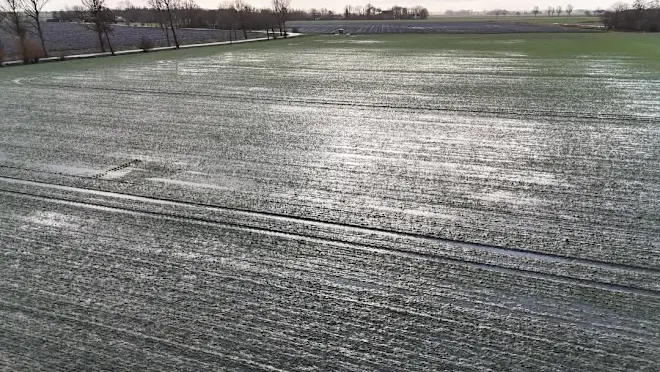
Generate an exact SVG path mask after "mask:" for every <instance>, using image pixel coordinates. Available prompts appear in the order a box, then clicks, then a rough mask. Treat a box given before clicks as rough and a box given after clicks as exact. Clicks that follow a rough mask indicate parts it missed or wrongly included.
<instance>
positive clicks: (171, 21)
mask: <svg viewBox="0 0 660 372" xmlns="http://www.w3.org/2000/svg"><path fill="white" fill-rule="evenodd" d="M167 14H168V15H169V17H170V27H171V28H172V36H174V45H175V46H176V48H177V49H179V39H177V37H176V31H174V21H173V20H172V10H171V9H170V6H169V5H168V6H167Z"/></svg>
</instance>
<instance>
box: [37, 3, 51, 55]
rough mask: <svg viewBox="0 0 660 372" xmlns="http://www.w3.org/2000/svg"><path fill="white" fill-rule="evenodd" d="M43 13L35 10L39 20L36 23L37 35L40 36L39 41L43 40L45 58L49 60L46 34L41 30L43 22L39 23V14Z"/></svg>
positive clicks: (42, 47)
mask: <svg viewBox="0 0 660 372" xmlns="http://www.w3.org/2000/svg"><path fill="white" fill-rule="evenodd" d="M40 13H41V12H40V11H39V10H37V9H35V12H34V15H35V17H36V18H37V19H36V20H35V22H36V23H37V33H38V34H39V39H40V40H41V49H43V50H44V57H46V58H48V49H46V40H44V32H43V30H41V22H39V14H40Z"/></svg>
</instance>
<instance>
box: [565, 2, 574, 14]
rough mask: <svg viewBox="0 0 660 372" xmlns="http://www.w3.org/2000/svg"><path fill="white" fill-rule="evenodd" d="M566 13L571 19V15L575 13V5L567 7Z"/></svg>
mask: <svg viewBox="0 0 660 372" xmlns="http://www.w3.org/2000/svg"><path fill="white" fill-rule="evenodd" d="M566 13H567V14H568V16H569V17H570V16H571V13H573V5H571V4H568V5H566Z"/></svg>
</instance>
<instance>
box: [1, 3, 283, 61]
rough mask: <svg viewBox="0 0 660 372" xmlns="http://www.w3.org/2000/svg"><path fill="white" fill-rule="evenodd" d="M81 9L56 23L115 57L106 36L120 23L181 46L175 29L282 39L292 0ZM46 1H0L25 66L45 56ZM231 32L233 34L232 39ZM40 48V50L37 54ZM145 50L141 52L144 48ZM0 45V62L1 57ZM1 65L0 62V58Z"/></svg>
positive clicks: (3, 23) (102, 5)
mask: <svg viewBox="0 0 660 372" xmlns="http://www.w3.org/2000/svg"><path fill="white" fill-rule="evenodd" d="M80 1H81V3H80V5H76V6H73V7H71V8H68V9H67V10H65V11H60V12H55V13H54V19H55V20H58V21H68V22H81V24H82V25H83V26H84V27H86V28H87V29H89V30H90V31H92V32H94V33H95V34H96V36H97V37H98V41H99V45H100V47H101V51H102V52H106V49H107V50H109V51H110V53H111V54H112V55H114V54H115V49H114V48H113V45H112V41H111V38H110V35H111V34H112V32H113V29H114V25H115V24H116V23H117V22H119V21H124V22H127V23H138V24H143V25H147V24H148V25H158V27H160V29H161V30H162V31H163V32H164V33H165V36H166V39H167V44H168V45H171V41H173V43H174V46H175V47H176V48H177V49H178V48H179V47H180V42H179V37H178V36H177V28H182V27H200V28H202V27H203V28H214V29H225V30H229V35H230V40H231V39H232V38H233V39H238V30H241V31H242V33H243V37H244V38H246V39H247V38H248V31H251V30H266V31H267V35H268V37H270V36H271V35H272V36H273V37H277V36H284V37H286V35H287V31H286V22H287V20H288V19H289V11H290V10H289V8H290V3H291V0H272V8H270V9H257V8H255V7H253V6H251V5H250V4H248V3H246V2H245V1H244V0H233V1H232V2H231V3H227V4H226V5H224V6H223V7H221V8H220V9H215V10H208V9H202V8H200V7H199V6H198V5H197V4H196V3H195V1H194V0H148V5H149V6H148V7H146V8H139V7H135V6H133V5H132V4H130V3H129V2H128V1H126V2H125V3H124V6H123V9H115V10H112V9H110V8H109V7H108V6H107V5H106V0H80ZM48 2H49V0H0V26H2V28H3V29H4V30H6V31H7V32H8V33H10V34H11V35H13V36H15V38H16V39H17V40H18V41H17V46H18V50H19V53H20V55H21V56H22V58H23V60H24V62H25V63H28V62H30V61H34V62H36V61H38V59H39V58H41V57H47V56H48V48H47V45H46V39H45V38H44V33H43V29H42V24H41V23H40V18H41V13H42V9H43V7H44V6H45V5H46V4H47V3H48ZM30 33H32V34H35V35H37V36H38V38H39V40H40V41H41V48H38V47H36V46H35V45H33V44H34V43H33V42H32V41H31V40H30V39H29V34H30ZM232 34H233V35H232ZM39 49H41V50H39ZM146 49H147V48H145V50H146ZM2 54H3V52H2V45H0V59H1V57H2ZM0 63H1V60H0Z"/></svg>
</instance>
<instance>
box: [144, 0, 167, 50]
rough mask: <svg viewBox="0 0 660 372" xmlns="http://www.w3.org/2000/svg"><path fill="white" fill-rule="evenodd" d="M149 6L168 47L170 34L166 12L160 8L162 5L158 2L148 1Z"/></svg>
mask: <svg viewBox="0 0 660 372" xmlns="http://www.w3.org/2000/svg"><path fill="white" fill-rule="evenodd" d="M148 4H149V6H150V7H151V9H152V12H153V18H154V20H155V21H156V23H158V27H160V30H161V31H163V33H164V34H165V39H166V40H167V46H170V32H169V27H170V26H169V24H168V23H167V20H168V16H167V12H166V11H165V9H163V8H162V4H161V3H160V1H154V0H149V2H148Z"/></svg>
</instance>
